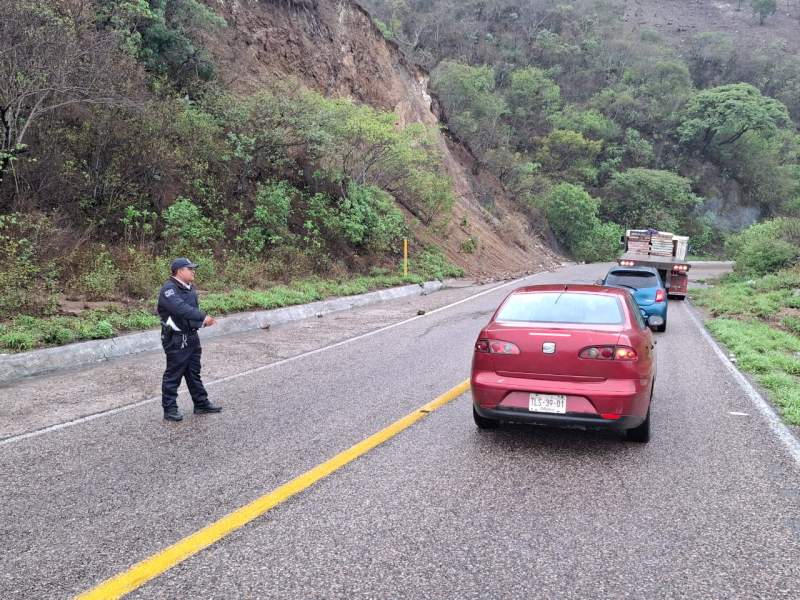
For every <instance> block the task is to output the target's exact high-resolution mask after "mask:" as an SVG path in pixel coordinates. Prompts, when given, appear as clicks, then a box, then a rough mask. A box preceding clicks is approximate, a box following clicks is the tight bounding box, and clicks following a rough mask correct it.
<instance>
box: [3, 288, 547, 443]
mask: <svg viewBox="0 0 800 600" xmlns="http://www.w3.org/2000/svg"><path fill="white" fill-rule="evenodd" d="M530 277H533V275H527V276H525V277H521V278H519V279H514V280H512V281H507V282H506V283H501V284H500V285H496V286H494V287H492V288H490V289H488V290H483V291H482V292H478V293H477V294H473V295H472V296H469V297H467V298H463V299H461V300H459V301H458V302H453V303H452V304H447V305H445V306H440V307H439V308H436V309H433V310H431V311H428V312H426V313H425V314H424V315H419V316H414V317H411V318H409V319H405V320H403V321H398V322H397V323H392V324H391V325H386V326H385V327H381V328H379V329H375V330H373V331H368V332H367V333H362V334H360V335H357V336H355V337H351V338H347V339H346V340H342V341H341V342H337V343H335V344H331V345H330V346H324V347H322V348H317V349H316V350H311V351H309V352H304V353H303V354H298V355H296V356H291V357H289V358H284V359H282V360H279V361H276V362H273V363H269V364H268V365H262V366H260V367H255V368H253V369H248V370H246V371H242V372H240V373H234V374H233V375H228V376H227V377H222V378H220V379H214V380H213V381H209V382H207V383H206V384H205V386H206V387H207V388H209V387H212V386H215V385H218V384H220V383H226V382H228V381H232V380H234V379H238V378H239V377H244V376H245V375H252V374H253V373H259V372H261V371H266V370H268V369H274V368H276V367H280V366H282V365H285V364H287V363H290V362H294V361H296V360H300V359H302V358H308V357H309V356H314V355H316V354H320V353H322V352H327V351H328V350H333V349H334V348H339V347H341V346H344V345H345V344H350V343H352V342H357V341H359V340H363V339H365V338H368V337H371V336H373V335H378V334H379V333H383V332H384V331H388V330H390V329H394V328H396V327H400V326H402V325H406V324H407V323H411V322H412V321H419V320H420V319H422V318H424V317H428V316H430V315H434V314H436V313H438V312H441V311H444V310H449V309H451V308H453V307H455V306H459V305H460V304H464V303H466V302H471V301H472V300H475V299H476V298H480V297H481V296H485V295H486V294H491V293H492V292H496V291H497V290H501V289H503V288H506V287H511V286H512V285H515V284H518V283H520V282H521V281H524V280H526V279H529V278H530ZM185 393H186V392H182V394H185ZM157 400H161V395H160V394H159V395H158V396H153V397H151V398H145V399H144V400H139V401H138V402H134V403H133V404H126V405H125V406H119V407H117V408H112V409H110V410H106V411H102V412H99V413H94V414H91V415H86V416H85V417H80V418H78V419H73V420H72V421H65V422H64V423H58V424H57V425H50V426H48V427H43V428H42V429H37V430H35V431H29V432H27V433H21V434H18V435H12V436H10V437H7V438H4V439H2V440H0V446H5V445H8V444H13V443H15V442H21V441H23V440H28V439H31V438H35V437H39V436H42V435H45V434H47V433H52V432H54V431H59V430H61V429H66V428H68V427H73V426H75V425H80V424H82V423H88V422H89V421H94V420H95V419H100V418H103V417H109V416H111V415H116V414H118V413H121V412H125V411H128V410H133V409H134V408H139V407H140V406H144V405H145V404H149V403H150V402H155V401H157Z"/></svg>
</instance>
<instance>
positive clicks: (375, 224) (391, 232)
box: [329, 182, 407, 253]
mask: <svg viewBox="0 0 800 600" xmlns="http://www.w3.org/2000/svg"><path fill="white" fill-rule="evenodd" d="M329 225H333V228H334V229H335V230H337V231H340V232H342V233H343V234H344V237H345V238H346V239H347V241H348V242H350V244H352V245H353V246H357V247H358V246H362V247H365V248H367V249H368V250H370V251H371V252H374V253H387V252H391V251H392V250H397V248H398V246H399V243H400V241H401V240H402V239H403V236H404V235H407V230H406V226H405V221H404V220H403V215H402V213H401V212H400V211H399V210H398V209H397V207H396V206H395V204H394V202H393V200H392V197H391V196H390V195H389V194H387V193H386V192H384V191H383V190H380V189H378V188H377V187H375V186H364V185H358V184H356V183H352V182H351V183H350V184H349V185H348V186H347V196H345V197H344V198H343V199H342V200H341V201H340V202H339V205H338V207H337V209H336V214H335V217H334V220H333V222H332V223H330V224H329Z"/></svg>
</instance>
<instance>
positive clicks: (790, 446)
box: [685, 305, 800, 465]
mask: <svg viewBox="0 0 800 600" xmlns="http://www.w3.org/2000/svg"><path fill="white" fill-rule="evenodd" d="M685 309H686V312H687V313H688V314H689V317H690V318H691V319H692V321H694V324H695V325H697V328H698V329H699V330H700V333H702V334H703V337H704V338H705V339H706V341H707V342H708V344H709V345H710V346H711V347H712V348H713V349H714V352H716V354H717V356H718V357H719V360H720V362H722V364H723V365H725V368H727V369H728V371H730V372H731V374H732V375H733V377H734V379H735V380H736V382H737V383H738V384H739V387H741V388H742V389H743V390H744V392H745V394H747V397H748V398H750V400H751V402H752V403H753V404H754V405H755V407H756V408H757V409H758V411H759V412H760V413H761V416H762V417H764V420H765V421H766V422H767V425H769V428H770V429H771V430H772V432H773V433H774V434H775V435H777V436H778V439H780V441H781V442H783V444H784V445H785V446H786V449H787V450H788V451H789V454H790V455H791V457H792V458H793V459H794V460H795V462H796V463H797V464H798V465H800V441H798V439H797V438H796V437H795V436H794V434H793V433H792V432H791V431H790V430H789V428H788V427H787V426H786V425H785V424H784V422H783V421H782V420H781V418H780V417H779V416H778V414H777V413H776V412H775V410H774V409H773V408H772V405H771V404H770V403H769V402H767V401H766V400H765V399H764V397H763V396H762V395H761V394H759V393H758V390H756V388H754V387H753V384H751V383H750V382H749V381H748V380H747V377H745V376H744V375H743V374H742V372H741V371H739V369H737V368H736V366H734V364H733V363H732V362H731V361H730V359H729V358H728V357H727V356H726V355H725V353H724V352H723V351H722V348H720V345H719V344H718V343H717V341H716V340H715V339H714V338H713V337H712V336H711V334H710V333H709V332H708V330H706V328H705V326H704V325H703V324H702V323H701V322H700V320H699V319H698V318H697V317H696V316H695V314H694V311H693V310H692V309H691V308H690V307H689V306H688V305H685Z"/></svg>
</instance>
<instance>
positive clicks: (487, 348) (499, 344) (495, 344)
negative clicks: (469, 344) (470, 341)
mask: <svg viewBox="0 0 800 600" xmlns="http://www.w3.org/2000/svg"><path fill="white" fill-rule="evenodd" d="M475 352H483V353H487V354H519V353H520V351H519V348H518V347H517V346H516V345H515V344H512V343H511V342H503V341H500V340H478V342H477V343H476V344H475Z"/></svg>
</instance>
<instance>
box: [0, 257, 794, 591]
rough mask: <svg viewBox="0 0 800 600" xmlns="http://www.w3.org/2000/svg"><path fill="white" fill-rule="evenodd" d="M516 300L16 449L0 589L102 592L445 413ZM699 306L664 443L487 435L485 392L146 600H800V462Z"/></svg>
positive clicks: (685, 317) (670, 358) (228, 543)
mask: <svg viewBox="0 0 800 600" xmlns="http://www.w3.org/2000/svg"><path fill="white" fill-rule="evenodd" d="M602 271H603V269H602V267H599V266H592V265H589V266H573V267H568V268H565V269H563V270H562V271H561V272H560V273H555V274H553V273H548V274H542V275H539V276H536V277H533V278H531V281H536V282H554V281H581V282H585V281H592V280H594V279H596V278H597V277H598V276H599V275H601V274H602ZM509 289H510V288H505V289H503V290H497V291H494V292H492V293H488V294H485V295H483V296H481V297H479V298H476V299H474V300H471V301H467V302H463V303H461V304H459V305H457V306H454V307H451V308H448V309H445V310H441V311H439V312H435V313H433V314H429V315H426V316H424V317H421V318H419V319H414V320H412V321H410V322H407V323H404V324H402V325H399V326H397V327H395V328H392V329H388V330H385V331H382V332H379V333H377V334H375V335H371V336H368V337H364V338H360V339H358V340H355V341H353V342H351V343H346V344H343V345H339V346H337V347H335V348H333V349H330V350H325V351H322V352H317V353H314V354H311V355H307V356H304V357H302V358H299V359H297V360H293V361H291V362H287V363H282V364H279V365H277V366H275V367H274V368H268V369H262V370H260V371H257V372H254V373H251V374H250V375H247V376H242V377H235V378H233V379H229V380H227V381H224V382H221V383H219V384H217V385H215V386H214V396H215V397H216V398H217V399H222V402H224V404H225V412H223V413H222V414H221V415H218V416H204V417H194V416H193V415H190V416H189V417H188V418H187V419H186V420H185V421H184V422H183V423H180V424H168V423H164V422H162V421H161V420H160V419H159V418H158V413H157V411H156V410H155V407H154V406H153V405H152V404H143V405H140V406H137V407H135V408H132V409H131V410H126V411H123V412H118V413H113V414H108V415H106V416H103V417H101V418H98V419H95V420H92V421H89V422H83V423H78V424H75V425H74V426H69V427H65V428H63V429H60V430H56V431H50V432H46V433H43V434H42V435H38V436H36V437H32V438H29V439H23V440H19V441H16V442H13V443H7V444H5V445H2V446H0V467H1V468H0V538H2V543H1V544H0V565H2V570H1V571H0V598H3V599H12V598H68V597H71V596H74V595H75V594H77V593H80V592H82V591H86V590H88V589H90V588H91V587H93V586H94V585H96V584H97V583H99V582H100V581H102V580H104V579H105V578H107V577H110V576H113V575H115V574H117V573H119V572H121V571H124V570H125V569H127V568H128V567H130V566H131V565H132V564H134V563H135V562H137V561H139V560H141V559H143V558H145V557H148V556H150V555H152V554H154V553H156V552H158V551H160V550H162V549H163V548H164V547H166V546H168V545H169V544H171V543H173V542H175V541H177V540H179V539H181V538H183V537H185V536H187V535H189V534H191V533H193V532H195V531H197V530H198V529H200V528H202V527H203V526H205V525H207V524H209V523H211V522H213V521H215V520H217V519H219V518H220V517H222V516H224V515H226V514H228V513H230V512H231V511H232V510H234V509H236V508H238V507H240V506H242V505H244V504H246V503H247V502H249V501H251V500H253V499H254V498H257V497H259V496H261V495H262V494H264V493H266V492H268V491H270V490H272V489H274V488H276V487H277V486H279V485H281V484H282V483H284V482H286V481H288V480H290V479H292V478H293V477H295V476H297V475H299V474H301V473H303V472H305V471H306V470H308V469H310V468H312V467H314V466H315V465H317V464H319V463H321V462H323V461H325V460H327V459H328V458H330V457H331V456H333V455H335V454H336V453H338V452H340V451H341V450H344V449H346V448H348V447H350V446H352V445H353V444H355V443H357V442H359V441H360V440H363V439H364V438H366V437H367V436H369V435H371V434H372V433H374V432H376V431H378V430H380V429H381V428H383V427H385V426H386V425H388V424H390V423H392V422H393V421H395V420H397V419H398V418H400V417H402V416H404V415H406V414H408V413H409V412H411V411H413V410H414V409H416V408H418V407H419V406H421V405H423V404H425V403H426V402H428V401H430V400H432V399H433V398H434V397H436V396H438V395H439V394H441V393H442V392H445V391H446V390H448V389H450V388H451V387H453V386H454V385H456V384H457V383H459V382H461V381H463V380H464V379H465V378H467V377H468V375H469V361H470V357H471V353H472V344H473V342H474V339H475V336H476V334H477V332H478V331H479V329H480V328H481V326H482V325H483V324H484V323H485V322H486V320H487V318H488V315H489V314H490V313H491V311H492V310H493V309H494V308H495V307H496V306H497V304H498V302H499V301H500V299H501V298H502V297H503V296H504V295H505V293H507V292H508V291H509ZM426 301H427V302H430V300H426ZM688 310H689V308H688V306H687V305H685V304H682V303H679V302H675V303H673V304H671V306H670V315H669V328H668V331H667V333H666V334H663V335H659V336H658V368H659V373H658V380H657V384H656V394H655V400H654V402H655V403H654V409H653V426H654V435H653V440H652V441H651V442H650V444H647V445H638V444H632V443H626V442H622V441H620V440H619V439H617V438H614V437H610V436H605V435H600V434H592V433H585V432H576V431H561V430H550V429H543V428H527V427H521V426H505V427H503V428H501V429H500V430H498V431H494V432H480V431H478V430H476V428H475V427H474V425H473V423H472V417H471V408H470V400H469V397H468V395H465V396H462V397H461V398H459V399H457V400H456V401H454V402H452V403H450V404H448V405H446V406H445V407H443V408H441V409H439V410H438V411H436V412H434V413H432V414H431V415H429V416H428V417H426V418H425V419H424V420H422V421H421V422H419V423H418V424H416V425H414V426H413V427H412V428H410V429H408V430H406V431H405V432H403V433H401V434H400V435H398V436H397V437H395V438H393V439H392V440H390V441H388V442H387V443H386V444H384V445H382V446H380V447H378V448H376V449H375V450H373V451H372V452H370V453H368V454H367V455H365V456H364V457H362V458H360V459H358V460H357V461H355V462H353V463H351V464H350V465H348V466H346V467H344V468H342V469H341V470H340V471H338V472H336V473H334V474H333V475H331V476H330V477H328V478H327V479H325V480H323V481H321V482H319V483H317V484H316V485H314V486H313V487H311V488H309V489H308V490H306V491H305V492H302V493H301V494H299V495H298V496H295V497H293V498H291V499H289V500H288V501H287V502H286V503H284V504H282V505H279V506H277V507H276V508H274V509H273V510H271V511H270V512H268V513H267V514H266V515H264V516H263V517H261V518H259V519H257V520H256V521H254V522H252V523H250V524H249V525H247V526H245V527H244V528H242V529H241V530H239V531H237V532H234V533H232V534H231V535H229V536H228V537H226V538H224V539H223V540H221V541H220V542H218V543H217V544H215V545H214V546H212V547H210V548H208V549H206V550H204V551H202V552H200V553H198V554H197V555H195V556H193V557H191V558H189V559H188V560H187V561H185V562H183V563H182V564H180V565H178V566H176V567H175V568H173V569H171V570H170V571H168V572H167V573H165V574H163V575H162V576H160V577H158V578H156V579H154V580H152V581H151V582H149V583H147V584H145V585H144V586H143V587H141V588H140V589H138V590H137V591H136V592H134V593H133V594H132V595H131V597H133V598H398V597H403V598H518V597H526V598H798V597H800V465H798V463H797V462H795V460H794V458H792V456H791V455H790V454H789V453H788V452H787V450H786V448H785V447H784V446H783V445H782V444H781V443H780V442H779V441H778V439H777V437H776V436H775V435H774V434H773V432H772V431H771V430H770V429H769V428H768V426H767V425H766V423H765V421H764V420H763V418H762V417H761V416H760V415H759V413H758V412H757V411H756V409H755V407H754V405H753V404H752V403H751V401H750V400H749V399H748V398H747V397H746V395H745V393H744V392H743V391H742V389H741V388H740V387H739V386H738V384H736V383H735V381H733V379H732V377H731V375H730V373H729V372H728V371H727V369H726V367H725V366H724V365H723V363H722V362H721V361H720V360H719V359H718V358H717V356H716V355H715V353H714V352H713V351H712V349H711V347H710V346H709V345H708V342H707V340H706V339H705V338H704V337H703V336H702V334H701V333H700V330H699V329H698V328H697V325H696V324H695V322H694V321H693V320H691V319H690V317H689V314H688V312H687V311H688ZM394 318H395V320H399V316H395V317H394ZM276 335H277V333H276ZM281 335H286V336H289V337H291V330H288V331H287V333H284V334H281ZM235 341H236V340H235V339H233V340H229V341H228V342H227V343H228V344H234V343H235ZM137 360H138V359H137ZM124 364H126V363H122V366H124ZM122 366H120V368H122ZM114 367H115V365H113V364H112V365H106V366H104V367H103V368H104V369H107V370H106V371H104V372H105V373H112V372H113V369H114ZM62 377H64V378H66V379H65V382H66V381H68V377H67V375H62ZM74 377H75V378H77V379H81V378H85V377H86V374H85V373H78V374H75V375H74ZM111 384H113V381H112V382H111ZM120 393H121V394H123V395H124V394H126V393H127V392H120ZM125 397H126V398H127V397H128V396H125ZM184 406H185V403H184ZM731 413H737V414H731Z"/></svg>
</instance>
